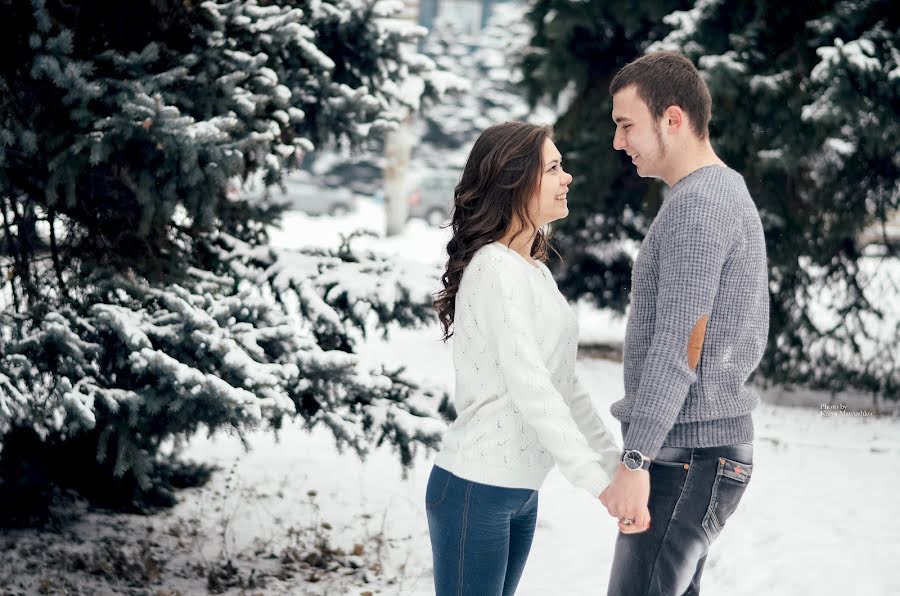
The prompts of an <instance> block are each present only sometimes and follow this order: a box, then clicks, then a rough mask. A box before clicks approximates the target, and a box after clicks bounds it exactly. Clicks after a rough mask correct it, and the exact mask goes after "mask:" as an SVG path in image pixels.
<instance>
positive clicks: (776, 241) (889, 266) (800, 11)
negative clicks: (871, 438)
mask: <svg viewBox="0 0 900 596" xmlns="http://www.w3.org/2000/svg"><path fill="white" fill-rule="evenodd" d="M892 4H893V3H891V2H889V1H888V0H867V1H863V2H856V1H852V2H850V1H830V2H818V3H803V4H793V3H789V4H784V3H777V2H768V1H762V0H757V1H755V2H737V3H735V2H729V3H720V2H711V1H709V0H700V1H698V2H696V4H695V5H694V7H693V8H691V9H690V10H687V11H679V12H673V13H672V14H671V15H669V16H667V17H666V18H665V19H664V20H665V21H666V23H668V24H670V25H672V26H673V31H672V32H671V33H670V34H669V35H668V36H667V37H666V38H665V39H664V40H662V41H661V42H660V43H657V44H655V45H653V46H651V47H650V48H649V49H657V48H660V49H676V50H680V51H682V52H684V53H685V54H687V55H688V56H690V57H691V58H692V59H693V60H694V62H695V63H696V64H697V65H698V67H699V68H700V70H701V72H702V73H703V75H704V77H705V79H706V80H707V82H708V84H709V87H710V91H711V92H712V95H713V102H714V105H715V109H714V110H713V121H712V123H711V125H710V127H711V135H712V138H713V143H714V145H715V146H716V148H717V149H718V151H719V152H720V154H721V155H722V157H723V159H724V160H725V161H726V162H728V163H729V164H731V165H733V166H734V167H735V168H737V169H738V170H739V171H741V172H742V173H743V174H744V177H745V179H746V180H747V184H748V186H749V187H750V191H751V193H752V194H753V197H754V199H755V200H756V202H757V204H758V206H759V208H760V214H761V216H762V217H763V223H764V225H765V228H766V236H767V244H768V246H767V249H768V253H769V262H770V265H771V280H772V282H771V292H772V330H771V348H770V349H769V350H768V352H767V354H766V356H765V359H764V361H763V371H764V373H765V375H766V377H767V378H768V379H769V380H771V381H776V382H782V383H796V384H802V385H806V386H809V387H813V388H817V389H822V390H826V391H829V392H832V393H837V392H840V391H842V390H847V389H851V390H857V391H864V392H868V393H871V394H872V395H874V396H876V397H879V398H888V399H900V306H898V301H897V296H898V291H900V277H898V271H900V262H898V255H897V254H896V253H892V252H890V251H889V252H888V253H887V254H886V255H879V256H864V255H863V252H862V249H863V247H862V246H860V243H859V242H858V240H857V239H858V238H859V236H860V232H861V231H862V230H863V229H865V228H866V227H868V226H869V225H871V224H872V223H873V222H877V221H879V220H880V221H882V222H883V221H885V220H886V219H887V217H888V215H889V214H891V213H893V212H896V210H897V209H898V208H900V152H898V147H900V17H898V12H897V11H896V10H892V9H891V8H890V7H891V5H892Z"/></svg>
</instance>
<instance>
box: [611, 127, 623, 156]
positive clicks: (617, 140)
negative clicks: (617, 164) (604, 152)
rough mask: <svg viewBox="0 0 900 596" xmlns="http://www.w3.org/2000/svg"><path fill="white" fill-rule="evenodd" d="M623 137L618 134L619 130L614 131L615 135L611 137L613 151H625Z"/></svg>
mask: <svg viewBox="0 0 900 596" xmlns="http://www.w3.org/2000/svg"><path fill="white" fill-rule="evenodd" d="M624 137H625V135H623V134H620V132H619V130H618V129H616V134H614V135H613V149H615V150H616V151H621V150H623V149H625V138H624Z"/></svg>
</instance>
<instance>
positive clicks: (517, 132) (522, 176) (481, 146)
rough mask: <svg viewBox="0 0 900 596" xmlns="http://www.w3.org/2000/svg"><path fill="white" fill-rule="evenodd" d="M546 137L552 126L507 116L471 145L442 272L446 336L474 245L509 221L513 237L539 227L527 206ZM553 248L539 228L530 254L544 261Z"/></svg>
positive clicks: (495, 235)
mask: <svg viewBox="0 0 900 596" xmlns="http://www.w3.org/2000/svg"><path fill="white" fill-rule="evenodd" d="M546 139H550V140H553V129H552V128H551V127H549V126H539V125H535V124H527V123H525V122H505V123H503V124H496V125H494V126H491V127H490V128H488V129H486V130H485V131H484V132H482V133H481V135H480V136H479V137H478V140H476V141H475V145H473V146H472V151H471V152H470V153H469V157H468V159H467V160H466V166H465V168H464V169H463V173H462V178H461V179H460V181H459V184H457V185H456V188H455V189H454V191H453V217H452V219H451V221H450V227H451V228H452V229H453V238H451V239H450V242H448V243H447V256H448V259H447V268H446V270H445V271H444V274H443V275H442V276H441V283H442V284H443V285H444V289H443V290H441V291H440V292H438V293H437V294H436V295H435V300H434V307H435V309H436V310H437V313H438V319H439V320H440V322H441V328H442V330H443V332H444V336H443V340H444V341H445V342H446V341H447V340H448V339H450V337H451V336H452V335H453V331H452V329H451V328H452V327H453V317H454V315H455V313H456V293H457V292H458V291H459V282H460V280H461V279H462V275H463V270H464V269H465V268H466V265H468V264H469V261H470V260H472V256H473V255H474V254H475V251H477V250H478V249H479V248H481V247H482V246H484V245H486V244H490V243H491V242H495V241H497V240H499V239H500V238H502V237H503V236H504V235H505V234H506V232H507V231H508V230H509V229H510V226H513V225H518V226H519V229H518V230H517V231H516V234H515V235H514V236H513V238H515V237H516V236H518V235H519V234H522V233H525V232H526V231H529V230H532V229H535V228H536V227H537V226H535V224H534V220H533V219H532V217H531V215H530V214H529V209H528V207H529V204H530V202H531V199H532V197H533V196H534V194H535V192H537V189H538V186H539V185H540V182H541V173H542V172H543V169H544V164H543V156H542V151H543V147H544V141H545V140H546ZM550 248H551V247H550V239H549V234H548V233H547V232H546V231H544V230H542V229H537V230H536V233H535V237H534V242H532V244H531V256H532V257H533V258H535V259H538V260H540V261H545V260H546V259H547V252H548V250H549V249H550Z"/></svg>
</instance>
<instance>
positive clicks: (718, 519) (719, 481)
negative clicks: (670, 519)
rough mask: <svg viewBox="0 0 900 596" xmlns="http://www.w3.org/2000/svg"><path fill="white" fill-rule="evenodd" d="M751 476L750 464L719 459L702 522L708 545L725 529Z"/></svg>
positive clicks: (723, 458)
mask: <svg viewBox="0 0 900 596" xmlns="http://www.w3.org/2000/svg"><path fill="white" fill-rule="evenodd" d="M752 474H753V465H752V464H744V463H741V462H738V461H734V460H732V459H728V458H727V457H720V458H719V462H718V468H717V469H716V478H715V480H713V486H712V494H711V495H710V498H709V506H708V507H707V509H706V514H705V515H704V516H703V522H702V525H703V530H704V531H705V532H706V537H707V538H708V539H709V542H710V543H712V541H713V540H715V538H716V536H718V535H719V532H721V531H722V528H724V527H725V522H727V521H728V518H729V517H731V514H733V513H734V512H735V510H736V509H737V506H738V503H740V501H741V497H743V496H744V491H746V490H747V484H748V483H749V482H750V477H751V476H752Z"/></svg>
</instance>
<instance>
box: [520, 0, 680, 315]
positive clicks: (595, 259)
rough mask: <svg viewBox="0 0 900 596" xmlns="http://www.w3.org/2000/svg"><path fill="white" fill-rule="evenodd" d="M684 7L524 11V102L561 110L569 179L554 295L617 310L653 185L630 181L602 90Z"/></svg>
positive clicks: (655, 196)
mask: <svg viewBox="0 0 900 596" xmlns="http://www.w3.org/2000/svg"><path fill="white" fill-rule="evenodd" d="M688 6H690V0H658V1H651V2H639V3H635V2H626V1H622V0H612V1H608V2H568V1H565V0H537V1H536V2H535V3H534V4H533V6H532V8H531V11H530V12H529V13H528V20H529V21H530V22H531V23H532V24H533V27H534V32H535V33H534V36H533V38H532V39H531V42H530V47H529V48H528V49H527V50H526V51H525V52H524V53H523V54H522V56H521V58H520V60H521V62H522V65H523V69H524V73H525V80H524V84H525V85H526V87H527V89H528V97H529V98H530V99H531V100H532V101H537V100H538V99H540V98H543V97H545V96H550V97H551V98H553V99H556V100H558V101H559V103H560V104H561V107H560V111H561V114H560V116H559V119H558V120H556V123H555V129H556V136H557V145H558V146H559V148H560V151H562V153H563V156H564V159H565V162H566V164H567V170H568V171H570V172H571V173H572V175H573V176H574V180H573V182H572V185H571V187H570V189H571V190H570V197H571V198H572V200H570V201H569V210H570V213H569V216H568V217H567V218H566V219H564V220H562V221H560V222H558V223H555V224H554V226H553V227H554V244H555V245H556V246H557V247H558V248H559V251H560V253H561V254H562V255H564V258H565V263H564V264H560V263H557V264H555V265H554V273H555V275H556V277H557V281H558V282H559V286H560V290H562V292H563V293H564V294H566V296H567V297H569V298H570V299H576V298H580V297H584V298H586V299H589V300H591V301H593V302H595V303H596V304H598V305H600V306H602V307H605V308H613V309H617V310H620V311H624V309H625V307H626V305H627V303H628V294H629V288H630V285H631V263H632V259H633V258H634V256H635V254H636V249H637V245H638V244H639V242H640V240H641V239H642V238H643V237H644V234H645V233H646V230H647V228H648V227H649V225H650V221H651V220H652V218H653V216H654V215H655V214H656V210H657V209H658V208H659V204H660V201H661V196H660V187H659V185H657V184H653V183H651V182H649V181H647V180H643V179H641V178H638V177H637V176H635V175H634V172H633V168H632V167H631V164H630V162H628V160H627V159H626V158H625V156H624V155H622V154H621V152H618V151H613V150H612V138H613V133H614V125H613V123H612V120H611V119H610V113H611V112H612V99H611V98H610V97H609V83H610V81H611V80H612V77H613V76H614V75H615V73H616V72H617V71H618V69H620V68H621V67H622V66H624V65H625V64H626V63H627V62H629V61H630V60H633V59H634V57H635V56H638V55H640V54H641V53H642V51H643V49H644V48H645V47H646V46H647V45H648V44H649V43H651V42H653V41H654V40H659V39H661V38H662V36H663V35H665V34H666V32H668V31H669V29H670V28H669V26H668V25H666V24H664V23H663V22H662V18H663V17H664V16H665V15H667V14H669V13H670V12H672V11H674V10H677V9H680V8H685V7H688Z"/></svg>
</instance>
